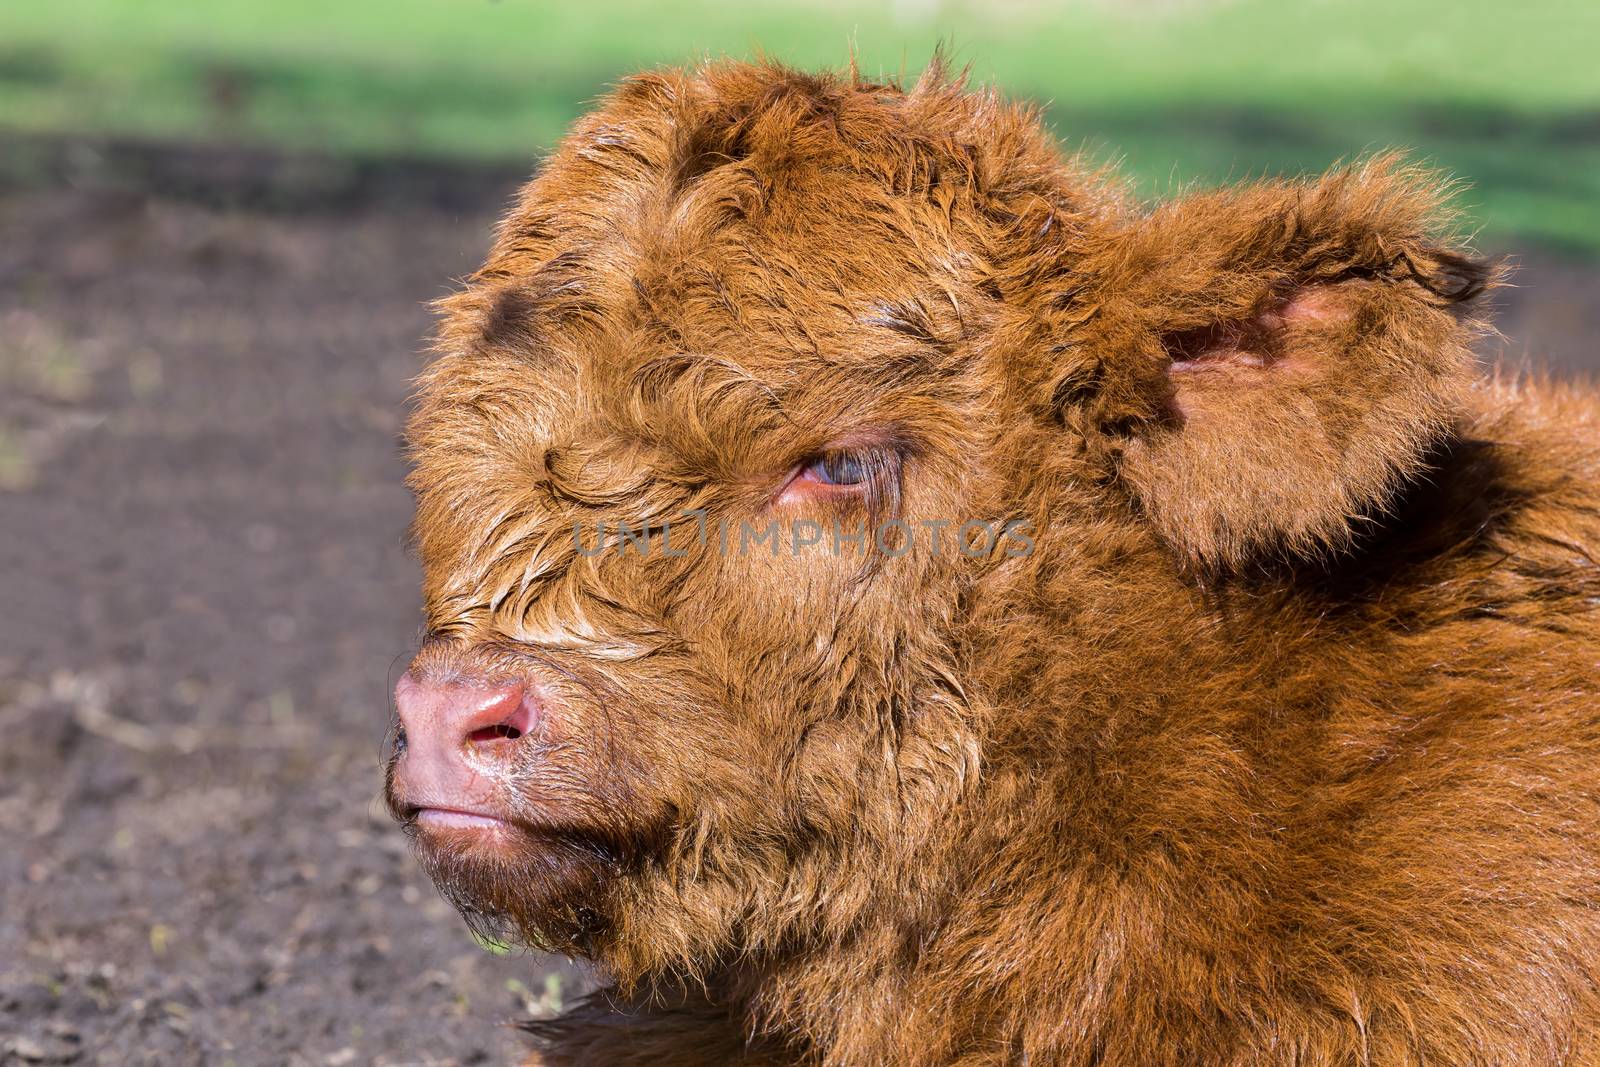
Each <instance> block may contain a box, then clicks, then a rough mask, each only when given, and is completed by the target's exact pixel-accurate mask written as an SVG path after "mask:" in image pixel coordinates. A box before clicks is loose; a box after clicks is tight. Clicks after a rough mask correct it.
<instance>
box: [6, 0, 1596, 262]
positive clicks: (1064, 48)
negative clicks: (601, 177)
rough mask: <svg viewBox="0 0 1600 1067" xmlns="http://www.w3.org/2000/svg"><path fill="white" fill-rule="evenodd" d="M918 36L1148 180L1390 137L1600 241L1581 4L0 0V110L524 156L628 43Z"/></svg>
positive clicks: (1275, 163)
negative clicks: (1038, 104) (1039, 105)
mask: <svg viewBox="0 0 1600 1067" xmlns="http://www.w3.org/2000/svg"><path fill="white" fill-rule="evenodd" d="M941 41H943V42H945V43H946V45H947V46H948V47H949V48H950V50H951V52H952V54H953V55H954V57H955V58H956V59H957V60H958V61H961V62H970V63H971V65H972V67H973V71H974V73H975V74H976V75H977V76H978V77H979V78H980V79H984V80H994V81H996V82H998V83H999V84H1000V85H1001V86H1003V87H1004V88H1005V89H1006V90H1008V91H1009V92H1012V93H1015V94H1019V95H1026V96H1030V97H1033V98H1035V99H1038V100H1040V101H1044V102H1047V103H1048V105H1049V116H1050V120H1051V122H1052V123H1053V125H1054V126H1055V128H1056V131H1057V133H1058V135H1059V136H1060V137H1061V138H1062V139H1063V141H1064V142H1066V143H1067V144H1068V145H1069V146H1073V147H1078V146H1087V147H1089V148H1090V149H1091V150H1092V151H1094V152H1095V153H1097V154H1099V155H1103V156H1107V157H1113V156H1115V157H1120V158H1121V159H1122V160H1123V161H1124V163H1125V165H1126V167H1127V168H1128V169H1129V171H1130V172H1132V173H1133V174H1135V175H1136V176H1137V177H1138V178H1139V180H1140V182H1141V185H1142V187H1143V188H1144V189H1145V190H1146V191H1147V192H1149V193H1151V194H1152V195H1155V194H1159V193H1161V192H1163V191H1166V190H1169V189H1171V188H1172V187H1174V186H1175V185H1178V184H1181V183H1185V182H1188V181H1191V180H1201V181H1208V182H1209V181H1220V180H1225V179H1228V178H1239V177H1246V176H1250V175H1255V174H1260V173H1264V172H1265V173H1281V172H1296V171H1302V170H1318V169H1321V168H1323V167H1326V166H1327V165H1329V164H1330V163H1332V162H1334V161H1335V160H1338V159H1340V158H1345V157H1349V156H1351V155H1355V154H1359V153H1361V152H1364V151H1369V150H1372V149H1376V148H1382V147H1388V146H1404V147H1408V148H1411V149H1413V150H1414V151H1415V152H1417V153H1418V154H1419V155H1421V156H1422V157H1424V158H1427V159H1429V160H1431V161H1433V162H1435V163H1436V164H1437V165H1439V166H1441V167H1443V168H1445V169H1447V170H1449V171H1451V172H1453V173H1455V174H1457V175H1459V176H1461V177H1463V178H1465V179H1467V180H1468V181H1469V182H1470V183H1471V188H1469V189H1468V190H1467V191H1466V192H1465V193H1464V194H1463V195H1462V203H1463V206H1464V207H1466V208H1467V210H1468V211H1469V212H1470V214H1471V215H1472V216H1473V217H1474V218H1476V219H1477V220H1479V221H1480V222H1481V223H1482V224H1483V227H1484V231H1485V240H1486V241H1487V242H1489V243H1493V244H1498V245H1502V246H1504V245H1507V244H1514V243H1515V242H1517V241H1523V240H1529V239H1531V240H1533V241H1537V242H1539V243H1543V244H1551V245H1557V246H1561V247H1565V248H1569V249H1572V250H1575V251H1579V252H1584V253H1589V254H1600V61H1596V59H1595V56H1594V50H1595V47H1596V45H1597V44H1600V5H1597V4H1594V3H1593V2H1592V0H1580V2H1561V0H1523V2H1519V3H1517V4H1505V3H1488V2H1455V3H1445V2H1440V0H1427V2H1421V3H1393V2H1392V0H1313V2H1305V3H1300V2H1287V0H1190V2H1182V0H1136V2H1131V3H1123V4H1116V3H1113V2H1111V0H1077V2H1072V3H1057V4H1048V3H1041V2H1037V0H1001V2H998V3H994V2H991V3H988V4H980V3H978V2H977V0H972V2H970V3H960V2H953V0H945V2H941V0H895V2H893V3H891V4H883V3H876V4H846V3H843V2H840V0H812V2H809V3H799V2H794V0H788V2H777V3H768V4H763V5H760V6H745V5H737V4H732V3H727V2H717V3H711V2H695V0H690V2H688V3H679V4H675V5H672V6H670V7H668V6H666V5H651V4H643V3H636V2H635V3H629V2H622V0H579V2H577V3H574V2H571V0H563V2H560V3H552V2H544V0H207V2H198V0H190V2H184V0H169V2H165V3H158V2H154V0H6V2H4V3H0V134H3V131H5V130H11V131H15V132H19V133H32V134H46V135H53V134H62V133H64V134H96V135H104V134H110V135H119V136H133V137H139V138H152V139H159V140H177V141H185V142H196V141H200V142H222V143H228V144H256V145H259V144H265V145H276V146H285V147H292V148H297V149H310V150H316V151H319V152H327V153H333V154H338V155H353V156H405V157H439V158H451V159H458V160H459V159H465V160H481V161H485V162H495V163H504V162H506V161H508V160H509V161H516V162H519V163H521V162H531V160H533V159H534V158H536V157H537V155H538V154H539V153H540V151H542V150H543V149H544V148H546V147H547V146H549V145H550V144H551V143H552V142H553V141H555V140H556V139H557V138H558V137H559V136H560V135H561V132H562V130H563V129H564V128H565V127H566V125H567V124H568V123H569V122H570V121H571V119H572V118H573V117H574V116H575V115H576V114H578V113H579V112H580V111H581V110H582V109H583V108H584V107H585V106H586V104H587V103H588V102H589V101H591V100H592V99H593V98H594V96H595V95H596V94H597V93H598V92H600V91H601V90H602V89H603V88H604V86H605V85H606V84H607V83H608V82H610V81H611V80H613V79H615V78H616V77H617V76H618V75H620V74H623V73H626V72H627V71H630V70H633V69H636V68H638V67H642V66H653V65H660V64H665V63H682V62H688V61H692V60H694V59H695V58H697V57H700V56H704V55H722V54H730V55H750V54H752V53H753V52H755V51H757V50H758V49H759V50H764V51H765V52H767V53H768V54H770V55H773V56H775V57H778V58H781V59H784V60H786V61H790V62H793V63H796V64H800V65H807V66H814V65H838V64H840V63H842V62H843V61H845V59H846V58H847V56H848V55H849V52H850V50H851V49H852V48H854V49H855V51H856V53H857V55H858V56H859V62H860V64H861V66H862V67H863V69H865V70H867V71H869V72H878V71H882V72H885V73H890V74H896V73H900V72H905V73H907V74H914V73H915V72H916V71H917V70H918V69H919V68H920V67H921V66H922V65H923V64H924V63H925V62H926V60H927V57H928V56H929V55H930V54H931V53H932V51H933V49H934V47H935V46H936V44H938V43H939V42H941ZM0 150H3V144H0Z"/></svg>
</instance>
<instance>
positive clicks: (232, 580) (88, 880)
mask: <svg viewBox="0 0 1600 1067" xmlns="http://www.w3.org/2000/svg"><path fill="white" fill-rule="evenodd" d="M32 150H34V151H35V152H36V153H37V152H39V151H41V150H40V149H39V147H38V146H34V148H33V149H32ZM51 151H52V152H53V151H55V150H54V149H52V150H51ZM71 151H72V152H76V153H78V156H77V157H76V160H77V161H76V162H73V161H72V158H70V155H71V153H67V154H65V155H61V154H59V153H58V155H59V158H56V157H55V156H52V157H51V158H50V159H46V160H45V163H46V164H47V166H45V167H44V168H43V170H42V171H41V173H47V174H48V175H49V176H50V178H51V180H50V181H49V182H47V183H43V184H41V183H40V182H37V181H34V182H26V183H21V184H13V185H12V186H11V187H10V188H8V189H4V190H3V191H0V233H3V234H4V239H3V240H0V575H3V579H0V580H3V586H0V590H3V593H4V610H3V611H0V736H3V737H5V738H6V741H5V743H4V745H3V746H0V834H3V835H4V837H5V840H6V847H5V848H4V849H0V884H3V885H4V886H5V897H4V910H3V913H0V1059H6V1060H7V1062H28V1063H33V1062H60V1063H66V1062H78V1063H103V1064H138V1063H148V1064H163V1065H181V1064H200V1063H206V1064H227V1063H234V1064H240V1065H245V1064H282V1063H290V1064H323V1065H329V1067H336V1065H339V1064H353V1063H363V1064H365V1063H374V1064H447V1063H462V1064H467V1063H490V1062H494V1063H499V1062H508V1061H511V1060H513V1059H514V1058H515V1056H516V1052H517V1050H518V1049H519V1048H520V1047H521V1045H520V1042H519V1041H518V1039H517V1038H516V1036H515V1034H514V1033H513V1032H512V1031H511V1030H510V1029H509V1028H508V1027H507V1025H506V1024H507V1023H508V1021H509V1020H512V1019H513V1018H515V1017H518V1016H522V1015H526V1014H528V1013H530V1012H540V1011H545V1010H548V1009H549V1008H550V1007H551V1006H552V1005H553V1003H554V1001H555V1000H556V999H558V996H556V995H553V994H559V992H561V991H565V992H567V993H568V994H570V992H571V990H572V989H573V988H574V986H575V984H576V982H577V981H578V980H579V979H577V978H575V977H574V972H572V971H571V969H570V968H567V967H566V966H565V965H564V964H563V963H561V962H560V961H552V960H545V959H537V958H529V957H515V956H513V957H498V956H495V955H492V954H490V953H489V952H486V951H485V950H484V949H482V948H480V947H479V946H478V945H477V944H475V943H474V942H473V941H472V940H471V938H470V937H469V936H468V934H467V932H466V930H465V928H464V927H463V926H462V925H461V924H460V922H459V921H458V920H457V919H456V917H455V916H454V914H453V913H452V912H451V911H450V910H449V908H448V907H446V906H445V905H444V903H443V902H442V901H440V900H439V899H438V898H437V896H436V895H435V894H434V893H433V891H432V889H431V888H430V887H429V886H428V885H427V884H426V883H425V882H424V880H423V879H422V878H421V877H420V875H419V874H418V872H417V870H416V868H415V866H414V864H413V863H412V862H411V861H410V858H409V857H408V855H407V853H406V847H405V844H404V842H403V840H402V838H401V836H400V835H399V833H398V832H397V831H396V830H394V829H393V828H392V826H391V825H390V824H389V822H388V820H387V818H386V817H385V816H384V814H383V812H382V810H381V806H380V805H379V803H378V802H377V789H378V783H379V762H380V756H381V751H382V747H383V742H384V735H385V731H386V728H387V719H388V701H389V697H388V693H389V685H390V683H391V681H392V680H393V678H394V675H395V672H396V670H398V668H399V664H400V663H401V662H402V658H401V657H402V655H403V654H404V653H405V652H406V650H407V649H408V648H409V647H410V646H411V642H412V641H413V639H414V637H415V632H416V626H417V622H418V618H419V616H418V603H417V599H416V597H417V594H416V588H417V574H416V568H415V565H414V562H413V561H412V559H411V558H410V557H409V556H408V554H407V552H406V550H405V546H404V532H405V525H406V522H407V520H408V518H409V514H410V501H409V498H408V497H407V495H406V492H405V490H404V489H403V488H402V486H401V479H402V476H403V464H402V461H401V458H400V455H399V450H398V445H397V435H398V433H399V430H400V425H401V419H402V412H403V406H404V400H405V396H406V392H407V382H408V379H410V378H411V376H412V375H414V374H415V373H416V372H417V370H418V369H419V367H420V366H421V363H422V357H421V355H420V352H421V349H422V340H421V339H422V338H423V337H424V336H425V334H426V332H427V329H428V326H429V319H428V314H427V311H426V308H425V304H426V302H427V301H428V300H430V299H431V298H433V297H436V296H439V295H441V294H442V293H443V292H444V291H446V288H447V287H448V285H449V283H450V281H451V279H452V278H454V277H457V276H460V275H462V274H464V273H466V272H468V271H470V270H471V269H472V268H473V266H474V265H475V262H476V260H477V258H478V257H479V256H480V255H481V253H482V252H483V250H484V248H485V246H486V243H487V235H488V229H489V226H490V224H491V222H492V220H493V217H494V216H495V215H496V213H497V212H498V211H499V209H500V207H501V206H502V204H503V203H504V202H505V198H506V197H507V196H508V195H509V194H510V193H511V191H512V189H513V188H514V184H515V181H516V176H515V175H512V174H505V173H500V172H484V173H478V174H476V175H474V174H470V173H465V172H462V173H455V172H452V171H450V170H449V169H448V168H446V169H443V170H428V169H426V168H421V169H418V168H409V169H402V170H398V171H392V172H387V171H384V170H383V169H382V168H368V169H366V170H359V169H358V170H357V171H351V170H349V169H348V168H346V169H340V168H339V167H337V166H332V165H331V164H326V163H317V162H315V161H310V162H306V161H302V162H300V163H292V162H291V163H285V162H284V161H281V160H273V159H271V158H267V157H237V156H234V157H218V158H214V159H209V162H208V161H207V159H206V158H201V157H197V159H196V160H193V161H190V162H188V163H185V162H184V161H182V160H180V159H175V158H173V157H171V156H161V155H160V153H156V154H155V155H152V156H148V157H147V158H146V160H145V162H144V163H143V164H142V166H144V167H145V172H144V173H143V176H142V177H140V176H139V175H138V174H137V173H135V171H136V168H131V167H130V166H128V165H110V164H107V162H106V160H107V158H108V153H109V155H110V156H113V157H114V155H115V153H114V152H113V151H112V150H110V149H108V148H107V147H106V146H94V145H82V146H76V147H74V148H72V150H71ZM85 153H87V155H85ZM4 154H5V146H4V145H0V155H4ZM46 154H48V153H46ZM41 158H42V157H41ZM114 163H115V160H114V159H113V164H114ZM330 166H332V169H331V170H329V169H327V168H328V167H330ZM206 167H210V168H211V170H209V171H208V170H206V169H205V168H206ZM52 168H53V169H52ZM319 168H322V169H319ZM130 173H134V174H135V177H134V178H132V179H129V178H128V177H127V175H128V174H130ZM307 174H310V175H311V176H312V177H311V179H307V178H306V175H307ZM230 175H232V177H230ZM285 175H288V176H287V177H286V176H285ZM296 175H298V177H296ZM151 188H159V189H162V190H163V192H162V194H160V195H154V194H152V193H150V192H149V191H148V190H149V189H151ZM175 194H180V195H175ZM1522 258H1523V260H1524V269H1523V271H1522V274H1521V277H1520V283H1521V286H1522V287H1521V288H1519V289H1516V290H1512V291H1511V292H1509V293H1508V294H1507V297H1506V299H1505V302H1504V303H1505V313H1504V315H1503V318H1502V323H1503V325H1504V327H1505V329H1506V333H1507V335H1508V340H1507V342H1506V349H1507V353H1508V354H1509V355H1510V356H1511V357H1512V358H1513V359H1514V360H1521V359H1523V358H1525V357H1531V358H1532V359H1533V360H1534V361H1536V362H1542V363H1545V364H1548V365H1550V366H1552V367H1554V368H1556V369H1558V370H1561V371H1572V370H1575V369H1578V368H1588V369H1589V370H1594V369H1596V368H1597V367H1600V363H1597V362H1596V360H1595V358H1594V353H1595V346H1594V345H1593V344H1592V343H1591V339H1592V338H1594V337H1595V336H1596V335H1597V334H1600V310H1597V302H1596V300H1595V299H1594V297H1595V294H1596V288H1597V286H1596V279H1597V274H1596V272H1595V270H1594V269H1593V268H1591V267H1590V266H1587V265H1584V264H1582V263H1579V262H1577V261H1571V260H1563V259H1560V258H1558V257H1555V256H1553V255H1539V254H1528V255H1526V256H1524V257H1522ZM552 973H554V974H556V975H558V976H564V977H563V978H562V981H561V983H558V984H557V985H552V984H548V983H547V976H548V975H550V974H552ZM558 986H559V988H558Z"/></svg>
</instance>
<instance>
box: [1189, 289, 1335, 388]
mask: <svg viewBox="0 0 1600 1067" xmlns="http://www.w3.org/2000/svg"><path fill="white" fill-rule="evenodd" d="M1349 315H1350V311H1349V309H1348V308H1347V307H1346V306H1345V305H1344V302H1343V301H1342V300H1341V299H1340V298H1339V295H1338V293H1337V292H1336V291H1335V290H1334V288H1333V287H1332V286H1328V285H1309V286H1305V287H1304V288H1301V289H1297V290H1295V291H1294V293H1292V294H1291V295H1290V296H1289V298H1288V299H1286V300H1283V301H1282V302H1280V303H1276V304H1273V305H1272V306H1271V307H1269V308H1267V309H1266V310H1264V311H1262V312H1260V313H1258V314H1256V315H1253V316H1251V317H1250V318H1248V319H1239V320H1234V321H1231V322H1222V323H1217V324H1216V325H1214V326H1206V327H1201V328H1199V329H1195V330H1185V331H1183V332H1181V333H1173V334H1168V335H1167V336H1166V337H1164V338H1162V343H1163V345H1164V346H1165V347H1166V350H1167V354H1168V356H1170V357H1171V359H1172V368H1171V370H1172V373H1173V374H1174V375H1190V374H1195V373H1204V372H1210V371H1221V370H1226V369H1229V368H1233V367H1252V368H1265V367H1270V366H1272V365H1273V364H1275V363H1279V362H1281V361H1282V360H1283V359H1284V357H1285V355H1286V353H1285V352H1284V350H1283V345H1282V343H1281V337H1280V334H1281V333H1282V331H1283V330H1284V328H1285V327H1288V326H1293V325H1317V324H1322V323H1335V322H1339V321H1341V320H1342V319H1345V318H1348V317H1349Z"/></svg>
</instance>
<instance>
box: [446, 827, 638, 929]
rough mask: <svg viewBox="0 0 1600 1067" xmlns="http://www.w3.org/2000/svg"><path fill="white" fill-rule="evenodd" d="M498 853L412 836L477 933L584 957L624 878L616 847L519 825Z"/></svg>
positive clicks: (590, 839)
mask: <svg viewBox="0 0 1600 1067" xmlns="http://www.w3.org/2000/svg"><path fill="white" fill-rule="evenodd" d="M517 832H518V833H519V834H520V835H521V836H522V840H520V841H518V842H517V843H516V845H515V847H514V848H512V849H510V850H508V851H507V852H506V853H505V854H504V855H486V854H484V853H483V852H482V851H481V850H480V849H477V848H474V847H473V846H471V845H468V844H458V843H454V842H451V841H449V840H444V841H427V842H424V841H422V840H421V839H420V838H418V839H417V855H418V858H419V859H420V861H421V863H422V867H423V870H424V871H426V872H427V874H428V877H429V878H431V879H432V880H433V884H434V885H435V886H436V887H437V888H438V890H439V892H440V894H441V895H442V896H443V897H444V898H445V899H446V900H448V901H449V902H450V903H451V904H452V905H454V906H455V909H456V910H457V911H458V912H460V913H461V917H462V919H464V920H465V921H466V923H467V926H468V927H469V928H470V929H471V930H472V931H473V932H474V933H476V934H478V935H479V936H480V937H484V938H488V939H491V940H495V941H500V942H519V943H522V944H525V945H527V946H529V947H530V948H535V949H539V950H541V951H550V952H561V953H565V954H567V955H589V954H591V952H592V950H593V948H594V947H595V945H596V943H597V941H599V940H601V939H603V937H604V935H605V931H606V927H607V923H606V921H605V916H606V915H608V914H609V913H610V912H611V908H610V906H609V904H608V901H609V897H610V895H611V894H612V892H613V891H614V889H615V886H616V884H617V881H618V879H619V878H621V877H624V876H625V875H624V871H623V866H624V865H623V862H622V860H621V859H620V858H619V853H618V850H617V849H615V848H613V847H611V846H610V845H608V844H607V843H605V842H603V841H601V840H599V839H598V838H592V837H589V836H587V835H582V834H576V833H550V832H529V831H517Z"/></svg>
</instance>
